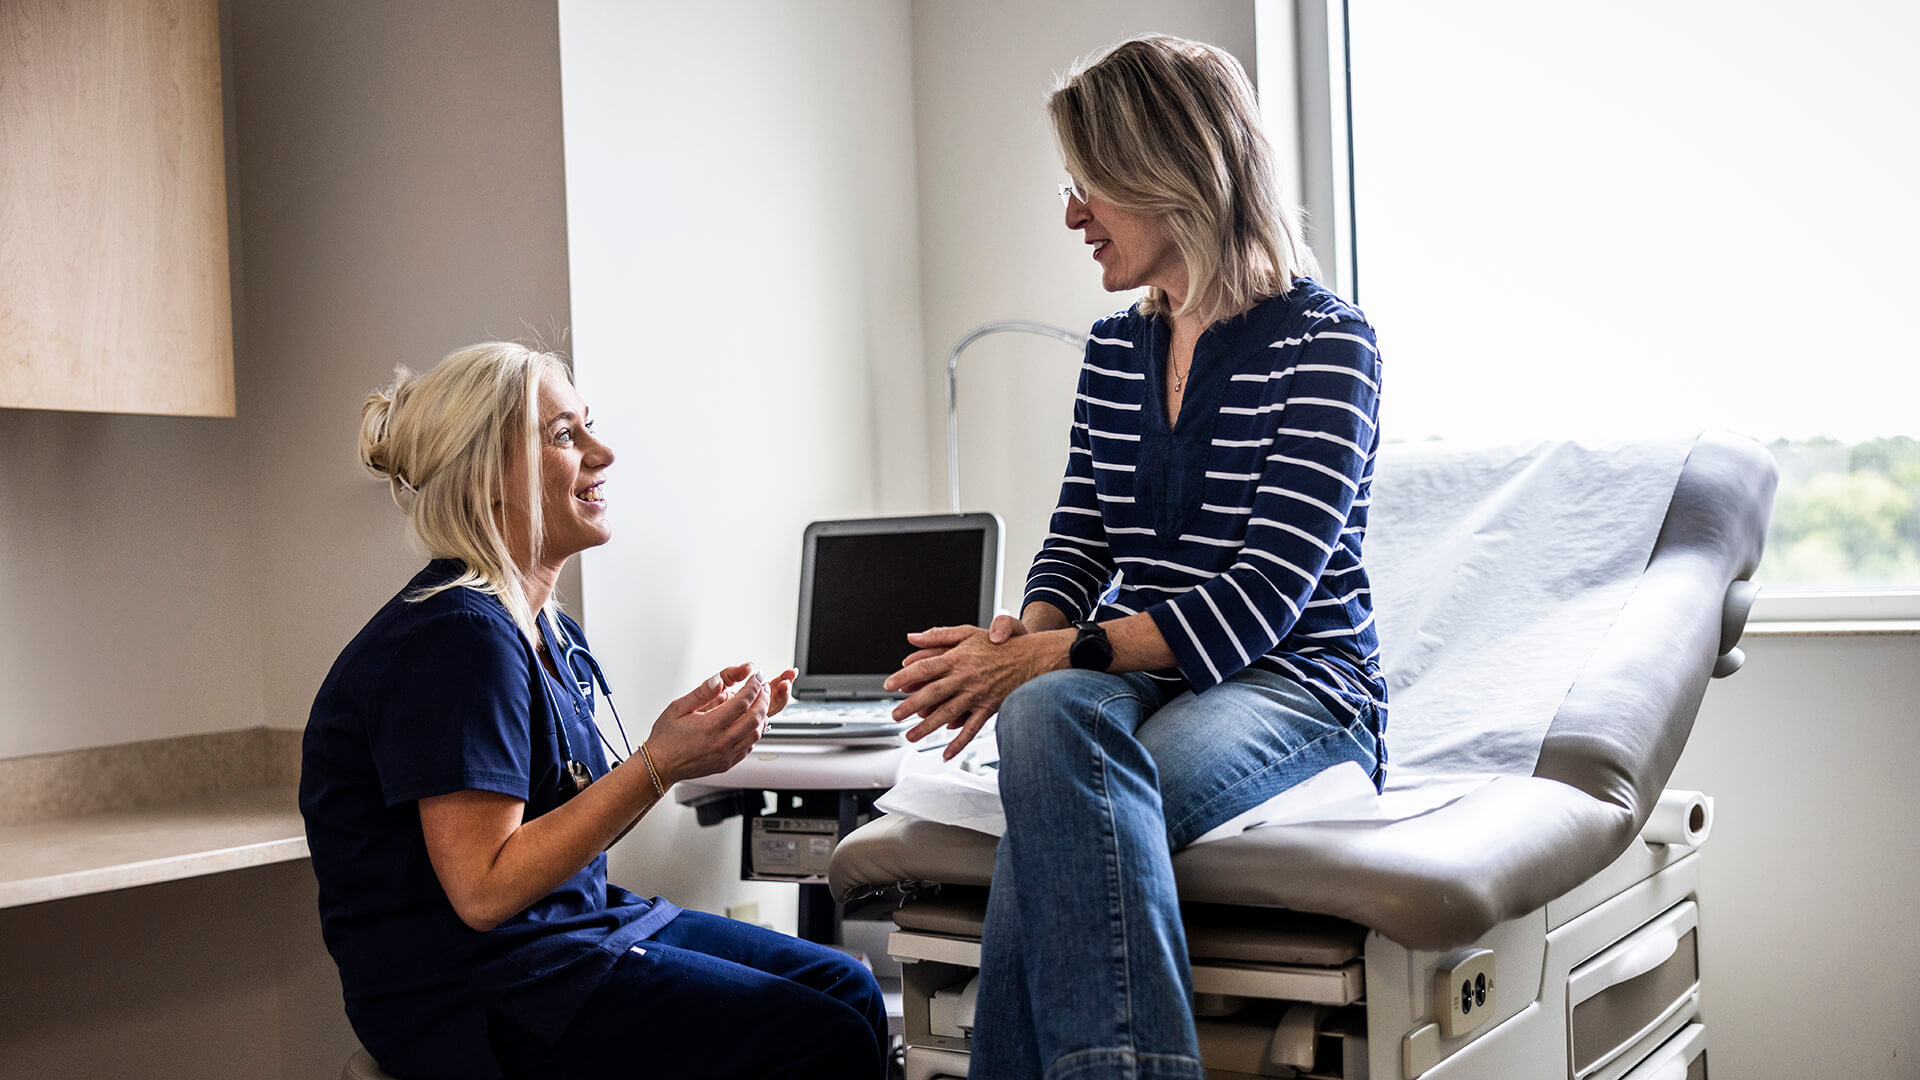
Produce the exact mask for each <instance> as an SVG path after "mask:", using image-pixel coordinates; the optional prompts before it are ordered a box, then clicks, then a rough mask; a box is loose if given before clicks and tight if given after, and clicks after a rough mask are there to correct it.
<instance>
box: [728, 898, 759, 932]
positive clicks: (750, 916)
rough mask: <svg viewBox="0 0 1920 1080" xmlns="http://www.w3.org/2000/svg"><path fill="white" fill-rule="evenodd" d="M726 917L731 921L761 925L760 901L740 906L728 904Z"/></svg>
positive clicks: (746, 902) (751, 901) (750, 901)
mask: <svg viewBox="0 0 1920 1080" xmlns="http://www.w3.org/2000/svg"><path fill="white" fill-rule="evenodd" d="M726 916H727V918H729V919H737V920H739V921H740V922H743V923H753V924H754V925H756V926H758V925H759V924H760V901H758V900H748V901H745V902H743V903H739V904H728V905H727V910H726Z"/></svg>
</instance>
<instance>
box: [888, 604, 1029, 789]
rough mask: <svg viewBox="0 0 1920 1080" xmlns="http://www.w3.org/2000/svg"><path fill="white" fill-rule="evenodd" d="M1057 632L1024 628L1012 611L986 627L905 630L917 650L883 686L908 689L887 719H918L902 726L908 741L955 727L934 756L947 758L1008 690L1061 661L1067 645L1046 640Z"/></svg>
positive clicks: (996, 708) (961, 746) (970, 737)
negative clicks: (955, 731) (905, 727)
mask: <svg viewBox="0 0 1920 1080" xmlns="http://www.w3.org/2000/svg"><path fill="white" fill-rule="evenodd" d="M1056 636H1057V635H1056V634H1054V633H1039V634H1035V633H1030V632H1029V631H1028V629H1027V626H1026V624H1025V623H1023V622H1021V621H1020V620H1019V619H1016V618H1014V617H1013V616H1011V615H1000V616H997V617H995V619H994V620H993V625H992V626H991V627H989V628H988V629H985V630H982V629H981V628H979V627H977V626H937V627H934V628H933V629H931V630H923V631H921V632H920V633H917V634H908V635H907V641H908V642H909V643H910V644H913V645H917V646H919V647H920V648H919V650H918V651H916V652H914V653H913V654H912V655H910V656H908V657H907V658H906V659H905V660H903V661H901V665H900V670H899V671H896V672H894V673H893V674H892V675H891V676H889V677H888V679H887V682H886V687H887V689H889V690H894V691H904V692H906V693H907V694H908V697H907V699H906V700H905V701H902V702H901V703H900V704H899V705H897V706H895V707H894V710H893V717H894V719H896V720H905V719H906V718H907V717H909V716H916V715H917V716H920V717H921V718H922V720H921V722H920V723H919V724H917V725H915V726H914V727H913V729H912V730H910V731H908V732H907V738H908V740H910V741H914V742H918V741H919V740H921V739H924V738H926V737H927V736H928V735H930V734H932V733H933V732H935V731H938V730H939V729H940V728H943V727H950V728H959V729H960V733H959V734H957V735H955V736H954V737H953V741H951V742H949V743H948V744H947V745H946V749H945V750H944V751H942V754H941V756H942V757H943V758H945V759H946V760H948V761H951V760H953V758H954V756H955V755H957V754H958V753H960V751H961V750H963V749H965V748H966V746H967V744H968V743H970V742H972V741H973V737H974V736H975V735H978V734H979V733H980V728H981V725H983V724H985V723H986V722H987V718H988V717H990V716H992V715H993V714H994V713H996V712H998V711H999V709H1000V703H1001V702H1002V701H1005V700H1006V698H1007V695H1008V694H1011V693H1013V691H1014V690H1015V689H1016V688H1018V687H1019V686H1020V684H1021V683H1024V682H1026V681H1027V680H1028V679H1031V678H1034V677H1035V676H1037V675H1041V674H1044V673H1046V672H1048V671H1051V670H1053V669H1054V668H1055V667H1058V666H1060V665H1061V664H1062V663H1064V661H1065V657H1066V646H1065V644H1064V643H1061V642H1055V641H1053V640H1052V639H1053V638H1054V637H1056ZM1055 652H1058V653H1059V656H1058V657H1055V656H1054V655H1053V654H1054V653H1055Z"/></svg>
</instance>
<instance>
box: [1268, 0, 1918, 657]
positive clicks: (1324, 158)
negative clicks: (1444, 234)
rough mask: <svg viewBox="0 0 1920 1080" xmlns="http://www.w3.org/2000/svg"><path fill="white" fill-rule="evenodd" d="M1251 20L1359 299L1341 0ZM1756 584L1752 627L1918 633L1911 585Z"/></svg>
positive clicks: (1274, 119) (1321, 213) (1331, 262)
mask: <svg viewBox="0 0 1920 1080" xmlns="http://www.w3.org/2000/svg"><path fill="white" fill-rule="evenodd" d="M1254 27H1255V35H1256V43H1257V49H1258V55H1257V59H1256V64H1257V67H1258V74H1257V80H1258V83H1259V86H1260V87H1261V92H1260V98H1261V107H1262V110H1263V112H1264V114H1265V115H1264V119H1265V121H1266V123H1267V126H1268V130H1269V131H1270V132H1271V133H1272V134H1273V137H1274V144H1275V145H1276V146H1284V145H1286V143H1287V142H1288V141H1290V140H1289V136H1291V137H1292V138H1291V141H1293V142H1294V143H1295V144H1296V145H1297V147H1298V151H1299V164H1300V172H1299V177H1298V182H1297V186H1296V187H1295V189H1294V191H1293V192H1292V193H1291V194H1293V195H1294V196H1295V197H1296V198H1297V199H1298V200H1299V203H1300V205H1301V207H1302V208H1303V209H1304V210H1305V211H1306V215H1307V221H1308V228H1307V242H1308V245H1309V246H1310V247H1311V248H1312V249H1313V252H1314V256H1315V257H1316V258H1318V259H1319V260H1320V266H1321V269H1322V271H1323V276H1324V278H1325V280H1326V282H1327V283H1328V284H1329V286H1330V287H1331V288H1333V289H1334V291H1336V292H1338V293H1339V294H1340V295H1342V296H1345V297H1347V298H1348V299H1350V300H1352V301H1353V302H1354V303H1357V304H1364V303H1365V299H1364V297H1363V296H1362V295H1361V278H1360V273H1359V269H1360V257H1361V250H1360V243H1359V210H1358V207H1357V206H1356V205H1355V204H1356V199H1355V197H1354V183H1353V172H1354V163H1353V112H1352V102H1353V93H1352V78H1351V76H1352V69H1351V64H1350V57H1351V51H1352V46H1351V39H1350V36H1349V33H1348V24H1347V0H1254ZM1318 223H1327V224H1326V225H1325V227H1318ZM1761 587H1762V588H1761V593H1760V596H1759V597H1758V598H1757V599H1756V600H1755V601H1754V606H1753V611H1752V613H1751V615H1750V616H1749V625H1750V626H1752V627H1753V628H1754V629H1755V630H1756V631H1757V632H1760V633H1764V634H1770V635H1793V634H1809V635H1813V634H1821V635H1825V634H1861V633H1920V588H1910V589H1909V588H1900V589H1832V590H1813V589H1790V590H1782V591H1780V592H1772V591H1769V590H1767V589H1766V583H1765V582H1764V581H1762V582H1761Z"/></svg>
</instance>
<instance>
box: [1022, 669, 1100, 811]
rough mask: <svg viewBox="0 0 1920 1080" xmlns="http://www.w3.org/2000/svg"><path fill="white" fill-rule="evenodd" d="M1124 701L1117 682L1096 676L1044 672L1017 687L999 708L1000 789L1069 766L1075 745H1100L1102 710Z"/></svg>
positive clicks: (1096, 674)
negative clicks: (1119, 699)
mask: <svg viewBox="0 0 1920 1080" xmlns="http://www.w3.org/2000/svg"><path fill="white" fill-rule="evenodd" d="M1116 696H1125V690H1124V687H1123V686H1120V685H1118V680H1117V679H1116V678H1115V677H1114V676H1112V675H1108V674H1106V673H1104V672H1097V671H1077V670H1067V671H1049V672H1047V673H1046V674H1044V675H1041V676H1039V677H1037V678H1034V679H1030V680H1028V681H1027V682H1025V683H1023V684H1021V685H1020V687H1019V688H1018V689H1016V690H1014V692H1013V693H1011V694H1008V695H1007V699H1006V701H1004V702H1002V703H1001V705H1000V719H999V721H998V722H997V727H996V730H997V731H998V733H999V734H998V738H999V740H1000V759H1001V767H1000V776H1001V781H1002V787H1003V788H1004V787H1005V785H1006V782H1007V781H1008V780H1009V779H1012V780H1013V781H1014V782H1015V783H1018V782H1019V778H1020V777H1021V776H1023V775H1027V774H1031V773H1033V772H1035V771H1039V772H1046V771H1048V770H1051V769H1056V768H1062V767H1071V766H1069V765H1068V764H1067V763H1068V762H1069V761H1072V760H1075V758H1074V755H1072V754H1071V753H1069V752H1068V750H1069V748H1070V747H1072V746H1074V745H1076V744H1085V745H1088V746H1092V745H1093V744H1095V743H1097V742H1099V741H1100V736H1099V730H1098V729H1099V727H1100V725H1102V724H1105V723H1108V722H1110V718H1109V717H1108V716H1106V711H1107V708H1106V707H1107V705H1108V704H1109V703H1111V702H1112V701H1113V700H1114V698H1115V697H1116Z"/></svg>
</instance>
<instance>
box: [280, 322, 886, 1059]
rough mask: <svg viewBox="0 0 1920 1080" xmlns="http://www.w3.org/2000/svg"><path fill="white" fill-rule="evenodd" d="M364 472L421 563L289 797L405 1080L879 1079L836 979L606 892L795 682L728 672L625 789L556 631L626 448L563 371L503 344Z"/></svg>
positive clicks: (880, 1024)
mask: <svg viewBox="0 0 1920 1080" xmlns="http://www.w3.org/2000/svg"><path fill="white" fill-rule="evenodd" d="M360 451H361V457H362V460H363V461H365V463H366V464H367V467H368V468H369V469H371V470H372V471H373V473H374V475H375V476H378V477H381V478H383V479H386V480H387V481H389V483H390V484H391V486H392V490H393V493H394V496H395V500H396V501H397V502H399V503H400V505H401V507H402V509H403V510H405V511H406V512H407V513H408V514H409V516H411V517H412V519H413V523H414V527H415V530H416V531H417V533H418V535H419V536H420V539H421V540H422V541H423V542H424V543H425V545H426V547H427V548H428V550H429V551H430V552H431V553H432V554H433V561H432V562H430V563H429V564H428V565H427V567H426V568H425V569H424V570H422V571H420V573H418V574H417V575H415V576H414V578H413V580H412V581H410V582H408V583H407V585H406V586H405V587H404V588H402V589H401V590H400V592H399V593H398V594H397V595H395V596H394V597H393V599H391V600H389V601H388V602H387V604H386V605H385V606H384V607H382V608H381V609H380V611H379V612H378V613H377V614H375V615H374V617H373V619H372V620H371V621H369V622H368V623H367V625H366V627H365V628H364V629H363V630H361V631H360V633H359V635H358V636H356V637H355V638H354V639H353V641H352V643H351V644H349V645H348V646H347V647H346V649H345V651H343V652H342V653H341V654H340V658H339V659H338V660H337V661H336V662H335V663H334V666H333V670H332V671H331V672H330V673H329V674H328V676H327V678H326V681H325V682H324V683H323V684H322V686H321V688H320V692H319V695H318V696H317V697H316V699H315V701H314V705H313V713H312V716H311V718H310V719H309V721H308V723H307V730H306V738H305V744H304V752H303V761H302V769H301V779H300V808H301V812H302V813H303V814H304V815H305V817H306V823H307V837H308V842H309V845H310V846H311V848H312V852H313V868H314V873H315V875H316V876H317V877H318V879H319V884H320V915H321V927H322V932H323V934H324V936H325V938H326V943H327V948H328V951H330V952H331V953H332V954H333V958H334V960H335V962H336V963H337V964H338V965H339V968H340V981H341V985H342V988H343V990H344V992H345V998H346V1007H347V1015H348V1018H349V1019H350V1020H351V1021H352V1023H353V1028H354V1031H355V1032H356V1033H358V1035H359V1037H360V1039H361V1042H362V1043H363V1044H364V1045H365V1046H366V1048H367V1050H368V1051H369V1052H370V1053H371V1054H372V1055H373V1056H374V1057H375V1058H376V1059H377V1060H378V1061H379V1062H380V1064H381V1066H382V1067H383V1068H384V1069H385V1070H386V1071H388V1072H391V1073H393V1074H394V1075H396V1076H402V1077H443V1076H444V1077H455V1076H458V1077H474V1076H500V1075H502V1074H503V1073H504V1074H505V1075H509V1076H529V1077H534V1076H539V1077H545V1076H556V1077H557V1076H569V1077H574V1076H594V1077H601V1076H606V1077H614V1076H623V1077H624V1076H634V1077H638V1076H649V1077H652V1076H673V1077H715V1078H719V1077H743V1078H744V1077H790V1078H794V1080H803V1078H806V1080H811V1078H828V1077H832V1078H841V1077H872V1078H875V1080H878V1078H879V1077H881V1076H882V1075H883V1073H884V1058H885V1049H884V1048H885V1045H886V1017H885V1014H884V1011H883V1006H882V1002H881V997H880V991H879V988H878V987H877V985H876V984H875V983H874V980H873V976H872V975H871V973H869V972H868V971H867V970H866V969H865V968H864V967H862V966H861V965H859V964H858V963H856V962H854V961H852V960H850V959H849V958H848V957H847V956H845V955H844V954H842V953H839V952H836V951H834V950H831V949H828V948H825V947H823V946H818V945H813V944H810V943H807V942H803V941H798V940H795V939H793V938H790V937H787V936H785V935H782V934H776V933H773V932H771V931H766V930H761V929H759V928H757V927H753V926H748V925H744V924H741V923H737V922H733V921H731V920H727V919H722V918H718V917H715V916H712V915H706V914H703V913H700V912H697V911H683V910H681V909H679V908H677V907H675V906H674V905H673V904H671V903H669V902H667V901H665V900H662V899H659V898H657V897H656V898H654V899H652V900H645V899H641V898H640V897H638V896H635V895H634V894H632V893H630V892H628V891H627V890H625V889H622V888H620V887H619V886H617V885H611V884H608V882H607V880H606V873H607V858H606V849H607V848H608V846H609V845H611V844H612V843H613V842H614V841H615V840H618V839H619V838H620V837H621V836H623V835H625V834H626V832H627V830H629V829H631V828H633V827H634V825H636V824H637V823H639V821H640V819H641V818H642V817H644V816H645V815H646V813H647V812H648V811H649V810H650V809H652V808H653V807H654V806H655V805H656V804H658V803H659V802H660V800H662V799H663V798H665V797H666V792H667V789H668V788H670V787H672V786H673V785H674V783H675V782H677V781H680V780H689V779H692V778H694V777H699V776H705V775H708V774H711V773H716V772H720V771H722V770H725V769H727V768H729V767H730V766H732V765H733V764H734V763H736V762H738V761H740V760H741V758H743V757H744V756H745V755H746V753H747V751H748V749H749V748H750V747H751V746H752V745H753V743H754V740H755V739H756V738H757V737H758V736H759V734H760V732H761V730H762V727H763V725H764V724H765V723H766V719H767V716H768V715H769V714H771V713H774V712H777V711H779V709H780V708H781V707H782V706H783V705H784V704H785V703H786V700H787V694H788V689H789V687H790V685H791V680H792V677H793V673H792V672H791V671H789V672H785V673H782V674H781V675H780V676H777V677H776V678H774V679H773V680H771V681H770V682H769V681H767V680H765V679H763V678H762V677H761V676H760V675H759V674H756V673H754V672H753V671H752V669H751V668H750V667H749V666H748V665H745V664H742V665H738V666H735V667H729V668H726V669H724V670H722V671H720V672H718V673H716V674H715V675H713V676H712V677H711V678H709V679H707V680H706V681H705V682H703V683H701V684H700V685H699V686H696V687H694V688H693V689H692V690H691V691H689V692H688V693H687V694H685V695H683V696H682V697H680V698H679V699H678V700H676V701H674V702H672V703H671V704H669V705H668V706H667V707H666V709H665V710H664V711H663V712H661V714H660V716H659V719H658V720H656V721H655V722H654V726H653V728H652V731H651V733H650V734H649V736H648V737H647V739H646V740H645V741H643V742H642V743H641V744H640V748H639V750H638V751H636V752H635V753H633V754H632V755H631V756H630V757H629V758H628V759H627V760H626V761H625V762H624V763H621V764H622V767H620V768H610V767H609V765H608V762H607V757H606V755H605V754H603V753H602V751H601V745H600V744H601V736H600V734H599V732H598V729H597V727H596V725H595V723H594V707H595V702H594V691H595V688H596V687H595V683H596V681H598V684H599V685H598V689H599V690H600V692H601V694H602V695H604V694H605V693H606V688H605V681H604V679H600V678H599V677H598V667H597V665H595V664H594V662H593V660H592V657H591V656H590V655H589V654H587V652H586V636H585V635H584V634H583V633H582V632H581V629H580V626H579V624H577V623H575V622H574V621H573V620H572V619H570V618H568V617H567V616H565V615H563V614H561V613H560V611H559V608H558V605H557V602H556V600H555V597H554V583H555V581H556V580H557V579H558V577H559V575H560V571H561V568H562V567H563V566H564V565H565V564H566V561H567V560H568V559H569V558H571V557H572V556H573V555H575V554H576V553H578V552H580V551H583V550H585V549H587V548H590V547H595V546H597V545H600V544H604V543H606V542H607V540H608V539H609V538H610V536H611V535H612V534H611V530H610V528H609V526H608V522H607V498H606V480H607V474H608V469H609V467H610V466H611V465H612V464H613V460H614V455H613V451H612V450H611V449H610V448H609V447H608V446H607V444H606V443H604V442H602V441H600V439H599V438H597V437H596V436H595V435H594V434H593V425H592V422H591V420H590V419H589V414H588V410H587V407H586V405H585V404H584V403H583V402H582V401H581V400H580V396H579V394H578V393H576V392H575V391H574V388H573V385H572V382H571V378H570V376H569V373H568V371H567V368H566V367H565V365H564V364H563V363H562V362H561V361H560V360H559V359H558V358H557V357H555V356H553V355H551V354H547V353H542V352H535V351H531V350H529V349H526V348H523V347H521V346H518V345H512V344H506V343H501V342H492V343H487V344H482V345H475V346H472V347H470V348H466V349H462V350H459V351H458V352H455V353H453V354H451V355H449V356H448V357H446V358H445V359H444V360H442V361H441V362H440V363H439V364H438V365H436V366H435V367H434V368H433V369H432V370H431V371H429V372H427V373H426V374H425V375H420V376H416V375H413V374H411V373H409V372H407V371H406V370H405V369H401V370H400V371H399V372H398V373H397V376H396V380H395V382H394V383H393V384H392V385H391V386H389V387H388V388H386V389H385V390H382V391H379V392H376V393H375V394H373V395H372V396H371V397H369V398H368V400H367V403H366V406H365V408H364V409H363V411H362V418H361V432H360Z"/></svg>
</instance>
